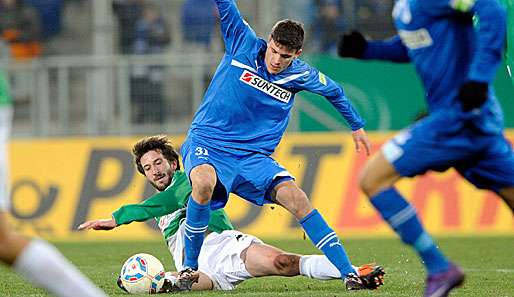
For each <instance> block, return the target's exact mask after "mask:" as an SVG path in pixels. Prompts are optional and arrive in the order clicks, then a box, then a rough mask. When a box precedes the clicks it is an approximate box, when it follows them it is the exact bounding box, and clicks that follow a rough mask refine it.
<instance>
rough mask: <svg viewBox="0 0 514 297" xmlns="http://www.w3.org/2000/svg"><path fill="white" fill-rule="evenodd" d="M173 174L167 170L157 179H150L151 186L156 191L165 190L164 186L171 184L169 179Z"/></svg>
mask: <svg viewBox="0 0 514 297" xmlns="http://www.w3.org/2000/svg"><path fill="white" fill-rule="evenodd" d="M172 176H173V172H172V170H171V169H170V170H168V171H167V172H166V173H164V174H163V176H161V177H160V179H159V180H157V181H150V184H151V185H152V187H154V188H155V189H156V190H157V191H159V192H162V191H164V190H166V188H167V187H168V186H169V185H170V184H171V179H172Z"/></svg>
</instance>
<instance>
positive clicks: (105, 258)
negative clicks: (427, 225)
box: [0, 237, 514, 297]
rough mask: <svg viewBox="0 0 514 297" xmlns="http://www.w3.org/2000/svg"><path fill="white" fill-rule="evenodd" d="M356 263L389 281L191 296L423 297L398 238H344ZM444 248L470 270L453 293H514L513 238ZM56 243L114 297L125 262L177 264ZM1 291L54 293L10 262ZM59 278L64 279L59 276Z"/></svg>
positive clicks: (119, 250) (120, 248) (296, 245)
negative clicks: (372, 285) (373, 267)
mask: <svg viewBox="0 0 514 297" xmlns="http://www.w3.org/2000/svg"><path fill="white" fill-rule="evenodd" d="M343 242H344V244H345V246H346V249H347V251H348V252H349V255H350V257H351V259H352V261H353V262H354V263H355V264H361V263H367V262H377V263H380V264H381V265H383V266H384V267H385V268H386V273H387V274H386V277H385V280H386V283H385V285H384V286H383V287H381V288H380V289H379V290H376V291H358V292H355V291H354V292H345V291H344V289H343V284H342V283H341V282H340V281H325V282H322V281H314V280H310V279H307V278H305V277H295V278H282V277H268V278H259V279H252V280H249V281H247V282H244V283H242V284H241V285H240V286H239V287H238V288H237V289H236V290H234V291H231V292H217V291H213V292H197V293H195V292H191V293H184V294H182V295H184V296H186V295H190V296H200V295H202V296H203V295H205V296H245V297H249V296H259V297H260V296H270V297H279V296H326V297H329V296H330V297H333V296H377V297H378V296H391V297H393V296H394V297H400V296H405V297H407V296H409V297H410V296H422V294H423V286H424V278H425V275H424V270H423V267H422V266H421V264H420V263H419V261H418V259H417V257H416V256H415V254H414V253H413V252H412V251H411V250H410V249H408V248H407V247H406V246H404V245H403V244H401V242H400V241H399V240H396V239H347V240H344V241H343ZM438 242H439V244H440V247H441V248H442V249H443V250H444V251H445V252H446V254H447V255H448V256H450V257H451V258H452V259H453V260H454V261H456V262H458V263H459V264H460V265H461V266H462V267H463V268H464V270H465V272H466V274H467V279H466V282H465V284H464V286H463V287H462V288H460V289H459V290H456V291H455V293H453V294H452V295H451V296H455V297H457V296H477V297H484V296H494V297H512V296H514V237H458V238H455V237H454V238H438ZM268 243H270V244H273V245H276V246H278V247H281V248H283V249H285V250H287V251H292V252H296V253H304V254H309V253H317V250H316V249H315V248H313V247H312V246H311V245H310V243H309V242H308V241H303V240H289V241H287V240H281V241H277V240H270V241H268ZM56 246H57V247H58V248H59V249H60V250H61V251H62V252H63V253H64V254H65V255H66V256H67V257H68V258H69V259H70V260H71V261H72V262H73V263H74V264H75V265H77V266H78V267H79V268H80V269H81V270H82V271H83V272H84V273H85V274H87V275H88V276H89V277H90V278H91V279H92V280H93V282H95V283H96V284H97V285H99V286H100V287H101V288H102V289H103V290H105V292H107V294H108V295H109V296H127V295H126V294H125V293H124V292H122V291H121V290H119V289H118V288H117V287H116V284H115V280H116V277H117V275H118V273H119V271H120V268H121V265H122V263H123V261H124V260H125V259H126V258H128V257H129V256H130V255H132V254H135V253H138V252H146V253H150V254H153V255H155V256H157V257H158V258H159V259H160V260H161V261H162V262H163V264H164V266H165V267H166V269H168V270H169V269H171V268H173V266H172V264H171V256H170V255H169V254H168V252H167V249H166V248H165V246H164V243H163V242H162V241H150V242H148V241H145V242H58V243H56ZM0 275H1V278H0V296H9V297H11V296H12V297H14V296H16V297H18V296H19V297H22V296H23V297H30V296H49V295H48V294H45V293H44V292H43V291H42V290H40V289H36V288H33V287H31V286H30V285H28V284H26V283H25V282H24V281H23V280H22V279H21V278H20V277H18V276H17V275H15V274H14V273H12V272H11V271H10V270H8V269H7V268H6V267H5V266H0ZM55 281H56V282H58V281H59V280H55Z"/></svg>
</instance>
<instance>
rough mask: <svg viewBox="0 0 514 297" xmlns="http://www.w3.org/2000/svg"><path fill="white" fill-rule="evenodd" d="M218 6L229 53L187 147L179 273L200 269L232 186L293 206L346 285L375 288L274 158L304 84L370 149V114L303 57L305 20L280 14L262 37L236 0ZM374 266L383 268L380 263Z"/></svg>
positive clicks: (255, 198)
mask: <svg viewBox="0 0 514 297" xmlns="http://www.w3.org/2000/svg"><path fill="white" fill-rule="evenodd" d="M216 5H217V7H218V10H219V15H220V18H221V30H222V35H223V38H224V42H225V55H224V56H223V59H222V61H221V63H220V65H219V67H218V69H217V71H216V73H215V75H214V77H213V79H212V82H211V84H210V86H209V88H208V90H207V92H206V94H205V97H204V100H203V103H202V105H201V106H200V108H199V110H198V111H197V113H196V115H195V116H194V119H193V123H192V125H191V128H190V130H189V132H188V136H187V139H186V141H185V142H184V144H183V145H182V149H181V154H182V157H183V162H184V167H185V171H186V173H187V175H188V176H189V179H190V181H191V185H192V189H193V191H192V195H191V198H190V199H189V203H188V207H187V218H186V228H185V229H186V232H185V238H184V240H185V250H186V257H185V260H184V267H188V268H190V269H186V270H184V271H183V272H182V273H181V274H180V278H179V279H180V280H181V281H184V282H188V281H189V279H190V277H189V276H190V275H191V273H190V272H191V271H193V270H196V269H197V268H198V254H199V252H200V248H201V245H202V241H203V234H204V232H205V230H206V228H207V224H208V220H209V213H210V211H211V210H212V209H218V208H222V207H224V206H225V204H226V203H227V199H228V195H229V193H235V194H237V195H239V196H240V197H242V198H244V199H246V200H248V201H250V202H252V203H254V204H256V205H263V204H265V203H276V204H279V205H282V206H283V207H285V208H286V209H287V210H289V211H290V212H291V213H292V214H293V215H294V216H295V217H296V218H297V219H298V221H299V223H300V224H301V225H302V227H303V229H304V230H305V232H306V233H307V235H308V236H309V238H310V239H311V240H312V241H313V243H314V244H315V245H316V247H318V248H319V249H320V250H321V251H323V253H324V254H325V255H326V256H327V258H328V259H329V260H330V261H331V262H332V263H333V264H334V266H335V267H337V269H338V270H339V271H340V272H341V275H342V278H343V279H344V280H345V283H346V286H347V288H348V289H369V288H371V289H372V288H376V286H377V284H376V283H374V282H367V281H366V280H364V279H362V278H360V277H358V276H357V274H356V273H355V271H354V269H353V268H352V265H351V263H350V260H349V259H348V256H347V255H346V253H345V251H344V249H343V246H342V245H341V243H340V242H339V239H338V238H337V235H336V234H335V232H334V231H333V230H332V229H331V228H330V227H329V226H328V225H327V223H326V222H325V220H324V219H323V218H322V216H321V215H320V214H319V212H318V211H317V210H315V209H314V208H313V207H312V205H311V203H310V202H309V199H308V198H307V196H306V195H305V193H304V192H303V191H302V190H301V189H300V188H299V187H298V186H297V184H296V183H295V182H294V179H293V177H292V176H291V174H290V173H289V172H288V171H287V170H286V169H285V168H284V167H282V166H281V165H280V164H278V163H277V162H276V161H275V160H273V159H272V158H271V157H270V155H271V154H272V153H273V151H274V150H275V147H276V146H277V145H278V143H279V142H280V139H281V138H282V135H283V134H284V131H285V129H286V126H287V123H288V121H289V117H290V111H291V108H292V105H293V102H294V97H295V94H296V93H298V92H300V91H303V90H307V91H310V92H314V93H317V94H320V95H323V96H324V97H326V98H327V99H328V100H329V101H330V102H331V103H332V105H333V106H334V107H335V108H336V109H337V110H338V111H339V112H340V113H341V115H342V116H343V117H344V119H345V120H346V121H347V122H348V124H349V125H350V127H351V129H352V131H353V132H352V136H353V140H354V142H355V145H356V149H357V151H360V150H362V149H364V150H365V151H366V153H369V148H370V143H369V141H368V138H367V136H366V133H365V131H364V129H363V127H364V120H363V119H362V118H361V117H360V116H359V115H358V114H357V112H356V111H355V110H354V108H353V107H352V105H351V104H350V102H349V100H348V99H347V98H346V97H345V95H344V92H343V89H342V88H341V87H340V86H339V85H338V84H336V83H335V82H334V81H333V80H331V79H330V78H328V77H326V76H325V75H323V74H322V73H321V72H319V71H318V70H316V69H314V68H312V67H311V66H309V65H308V64H306V63H305V62H303V61H301V60H300V59H298V57H299V55H300V54H301V53H302V45H303V38H304V31H303V27H302V25H301V24H300V23H298V22H295V21H291V20H283V21H280V22H278V23H277V24H276V25H275V26H274V27H273V29H272V32H271V34H270V36H269V38H268V39H267V40H264V39H261V38H258V37H257V36H256V34H255V32H254V31H253V30H252V29H251V28H250V27H249V25H248V24H247V23H246V22H245V21H244V20H243V18H242V17H241V15H240V12H239V10H238V8H237V6H236V4H235V3H234V1H233V0H216ZM374 273H375V274H376V275H377V277H378V276H379V275H380V274H383V272H382V269H381V268H380V267H377V270H376V271H375V272H374ZM377 279H378V278H377Z"/></svg>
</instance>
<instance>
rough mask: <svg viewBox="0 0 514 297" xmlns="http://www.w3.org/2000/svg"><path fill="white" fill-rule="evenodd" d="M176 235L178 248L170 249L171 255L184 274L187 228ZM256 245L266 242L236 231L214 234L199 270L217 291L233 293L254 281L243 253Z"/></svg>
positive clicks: (207, 240) (208, 239)
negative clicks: (251, 279)
mask: <svg viewBox="0 0 514 297" xmlns="http://www.w3.org/2000/svg"><path fill="white" fill-rule="evenodd" d="M176 235H177V237H176V241H175V244H174V246H173V245H171V246H170V252H171V254H172V255H173V260H174V261H175V267H176V268H177V271H181V270H182V269H184V267H183V265H182V263H183V262H182V259H183V251H184V244H183V242H184V241H183V235H184V224H181V226H180V228H179V230H178V231H177V234H176ZM252 243H262V241H261V240H260V239H258V238H257V237H255V236H252V235H248V234H244V233H241V232H239V231H235V230H228V231H223V232H222V233H215V232H213V233H210V234H209V235H207V237H206V238H205V240H204V242H203V245H202V249H201V251H200V256H199V257H198V270H199V271H201V272H203V273H205V274H206V275H207V276H209V278H210V279H211V280H212V282H213V283H214V288H215V289H217V290H233V289H234V288H235V287H236V286H237V285H238V284H239V283H241V282H242V281H244V280H247V279H250V278H252V277H253V276H252V275H250V273H248V271H247V270H246V267H245V264H244V262H243V260H242V259H241V252H243V250H245V249H246V248H247V247H249V246H250V245H251V244H252ZM172 249H173V250H172Z"/></svg>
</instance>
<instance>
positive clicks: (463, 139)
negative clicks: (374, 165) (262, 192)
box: [382, 116, 514, 193]
mask: <svg viewBox="0 0 514 297" xmlns="http://www.w3.org/2000/svg"><path fill="white" fill-rule="evenodd" d="M382 153H383V154H384V156H385V158H386V159H387V160H388V161H389V162H390V163H391V164H393V166H394V167H395V168H396V171H397V172H398V173H399V174H400V175H401V176H409V177H412V176H416V175H420V174H423V173H425V172H426V171H428V170H434V171H440V172H442V171H446V170H447V169H449V168H451V167H453V168H455V169H456V170H457V171H458V172H459V173H460V174H461V175H462V176H463V177H464V178H466V179H467V180H468V181H469V182H471V183H472V184H473V185H475V186H476V187H477V188H480V189H489V190H492V191H495V192H497V193H498V192H499V191H500V190H501V189H504V188H507V187H512V186H514V152H513V150H512V147H511V145H510V143H509V142H508V141H507V139H505V137H504V136H503V135H502V134H492V135H491V134H484V133H481V132H479V131H476V130H474V129H473V128H472V127H466V126H465V125H460V126H458V125H452V124H451V123H448V122H446V120H445V119H441V118H440V117H432V116H429V117H427V118H425V119H423V120H422V121H420V122H419V123H416V124H414V125H413V126H412V127H410V128H409V129H407V130H404V131H402V132H400V133H399V134H398V135H396V136H395V137H394V138H393V139H391V140H389V141H388V142H387V143H386V144H385V145H384V146H383V147H382Z"/></svg>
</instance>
